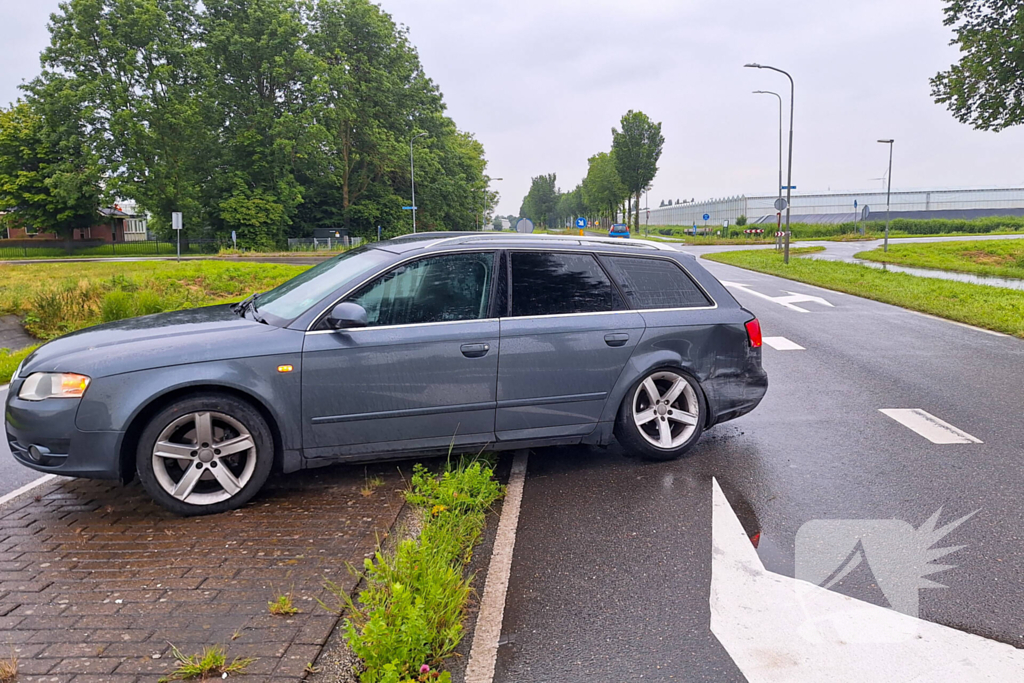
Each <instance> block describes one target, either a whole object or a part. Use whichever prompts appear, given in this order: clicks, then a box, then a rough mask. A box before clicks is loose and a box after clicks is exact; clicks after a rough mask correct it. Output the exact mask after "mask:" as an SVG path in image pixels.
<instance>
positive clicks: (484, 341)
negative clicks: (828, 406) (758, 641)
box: [6, 233, 768, 515]
mask: <svg viewBox="0 0 1024 683" xmlns="http://www.w3.org/2000/svg"><path fill="white" fill-rule="evenodd" d="M760 347H761V330H760V326H759V324H758V322H757V320H756V318H754V316H753V315H752V314H751V313H750V312H749V311H747V310H745V309H743V308H742V307H741V306H740V305H739V304H738V303H737V302H736V300H735V299H733V297H732V296H731V295H730V294H729V293H728V292H727V291H726V290H725V288H724V287H723V286H722V285H721V284H720V283H719V282H718V281H717V280H716V279H715V278H714V277H712V276H711V275H710V274H709V273H708V272H707V271H705V270H704V269H703V268H702V267H701V266H700V265H698V264H697V262H696V260H695V259H694V258H693V257H692V256H689V255H686V254H684V253H682V252H679V251H677V250H675V249H673V248H671V247H669V246H667V245H663V244H657V243H652V242H643V241H639V240H618V239H615V240H613V239H608V238H582V237H581V238H576V237H571V238H564V237H548V236H523V235H509V234H500V233H499V234H493V235H488V234H484V233H428V234H420V235H410V236H407V237H403V238H398V239H394V240H390V241H386V242H379V243H375V244H372V245H370V246H367V247H363V248H359V249H356V250H353V251H349V252H346V253H344V254H342V255H340V256H337V257H334V258H331V259H329V260H327V261H324V262H323V263H321V264H320V265H317V266H315V267H313V268H311V269H310V270H308V271H306V272H304V273H302V274H300V275H299V276H297V277H295V278H293V279H292V280H289V281H288V282H285V283H284V284H282V285H280V286H279V287H277V288H275V289H272V290H270V291H268V292H264V293H262V294H254V295H253V296H251V297H249V298H248V299H246V300H245V301H243V302H241V303H238V304H234V305H223V306H212V307H208V308H200V309H193V310H185V311H177V312H173V313H162V314H158V315H151V316H146V317H142V318H134V319H130V320H123V321H120V322H115V323H110V324H106V325H99V326H97V327H92V328H89V329H86V330H82V331H80V332H76V333H74V334H69V335H67V336H65V337H61V338H60V339H56V340H54V341H52V342H50V343H48V344H45V345H43V346H42V347H40V348H39V349H38V350H36V351H35V352H34V353H33V354H32V355H31V356H29V357H28V358H26V359H25V362H24V363H23V364H22V366H21V367H20V368H19V369H18V371H17V372H16V373H15V377H14V379H13V380H12V382H11V386H10V392H9V396H8V399H7V406H6V418H7V438H8V441H9V442H10V446H11V452H12V453H13V454H14V457H15V458H16V459H17V460H18V461H19V462H21V463H23V464H25V465H27V466H28V467H32V468H34V469H37V470H40V471H43V472H52V473H55V474H61V475H66V476H73V477H91V478H99V479H120V480H122V481H125V482H127V481H129V480H131V479H132V478H133V477H134V476H135V475H136V474H137V475H138V477H139V479H140V481H141V483H142V485H143V486H144V487H145V488H146V490H147V491H148V492H149V493H150V495H152V496H153V498H154V499H156V501H158V502H159V503H160V504H161V505H163V506H165V507H166V508H168V509H170V510H172V511H173V512H176V513H178V514H184V515H191V514H203V513H214V512H222V511H225V510H229V509H232V508H235V507H238V506H240V505H242V504H244V503H245V502H247V501H248V500H250V499H251V498H252V497H253V496H254V495H256V493H257V492H258V491H259V490H260V488H261V487H262V486H263V485H264V483H265V482H266V481H267V479H268V477H269V476H270V475H271V473H272V472H278V473H287V472H293V471H295V470H300V469H304V468H311V467H319V466H321V465H326V464H329V463H334V462H339V461H344V462H354V461H366V460H380V459H384V458H398V457H409V456H413V455H426V454H432V453H436V452H444V451H447V450H448V449H449V447H450V446H451V445H454V448H455V449H456V450H457V451H469V450H473V451H479V450H481V449H484V448H488V449H494V450H503V449H512V448H524V447H537V446H549V445H558V444H575V443H585V444H597V445H604V444H608V443H609V442H611V440H612V438H613V436H614V437H615V438H617V439H618V440H619V442H620V443H621V444H622V445H623V446H624V447H625V448H626V449H627V450H629V451H631V452H634V453H636V454H638V455H641V456H644V457H647V458H653V459H670V458H676V457H678V456H680V455H681V454H683V453H684V452H686V451H687V450H688V449H689V448H690V447H691V446H693V444H694V443H695V442H696V441H697V439H698V438H699V437H700V435H701V432H702V431H703V430H705V429H707V428H708V427H710V426H712V425H714V424H717V423H719V422H723V421H725V420H730V419H733V418H735V417H738V416H740V415H743V414H744V413H747V412H749V411H750V410H752V409H753V408H754V407H755V406H757V404H758V403H759V402H760V400H761V398H762V397H763V396H764V394H765V391H766V390H767V386H768V378H767V375H766V373H765V371H764V370H763V369H762V367H761V348H760Z"/></svg>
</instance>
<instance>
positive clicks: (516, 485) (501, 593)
mask: <svg viewBox="0 0 1024 683" xmlns="http://www.w3.org/2000/svg"><path fill="white" fill-rule="evenodd" d="M528 458H529V451H525V450H524V451H518V452H516V455H515V458H514V459H513V460H512V473H511V474H510V475H509V478H508V486H507V487H506V489H505V503H504V504H503V505H502V507H501V519H500V520H498V530H497V532H496V535H495V538H494V550H492V551H491V563H490V565H489V566H488V568H487V583H486V584H484V595H483V598H482V599H481V600H480V612H479V616H478V617H477V620H476V630H475V631H474V632H473V647H472V648H471V649H470V651H469V664H468V665H467V666H466V676H465V681H466V683H491V681H492V680H494V664H495V662H496V661H497V659H498V640H499V639H500V638H501V622H502V621H503V620H504V618H505V595H506V594H507V593H508V580H509V576H510V575H511V573H512V554H513V552H514V551H515V547H516V529H517V528H518V526H519V507H520V504H521V503H522V501H523V485H524V484H525V481H526V464H527V460H528Z"/></svg>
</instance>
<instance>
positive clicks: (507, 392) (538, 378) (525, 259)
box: [495, 251, 644, 440]
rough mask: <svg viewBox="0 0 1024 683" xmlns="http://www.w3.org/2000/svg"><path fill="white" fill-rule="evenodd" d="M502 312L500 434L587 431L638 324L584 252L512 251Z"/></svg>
mask: <svg viewBox="0 0 1024 683" xmlns="http://www.w3.org/2000/svg"><path fill="white" fill-rule="evenodd" d="M509 256H510V258H509V261H510V268H509V271H510V274H509V277H510V282H511V286H510V287H509V298H510V302H509V306H508V308H507V310H506V314H505V315H504V316H503V317H502V319H501V351H500V359H499V364H498V365H499V370H498V409H497V415H496V417H495V435H496V436H497V438H498V439H499V440H501V439H507V440H512V439H524V438H546V437H552V436H561V435H576V434H587V433H589V432H591V431H593V429H594V426H595V425H596V424H597V421H598V419H599V418H600V416H601V412H602V409H603V408H604V405H605V403H606V401H607V397H608V394H609V392H610V391H611V389H612V387H613V386H614V384H615V381H616V379H617V378H618V377H619V374H620V373H621V372H622V368H623V366H624V365H625V364H626V362H627V361H628V360H629V357H630V354H632V352H633V348H634V347H635V346H636V344H637V342H639V340H640V337H641V335H642V334H643V331H644V320H643V317H642V316H641V315H640V314H638V313H636V312H635V311H630V310H627V307H626V304H625V302H624V301H623V299H622V296H621V294H620V293H619V291H618V289H617V287H616V286H615V285H614V284H613V283H612V282H611V280H610V279H609V277H608V275H607V274H606V273H605V271H604V269H603V268H602V267H601V265H600V263H599V262H598V261H597V259H596V258H595V256H594V255H593V254H591V253H588V252H583V251H572V252H557V251H552V252H540V251H512V252H510V254H509Z"/></svg>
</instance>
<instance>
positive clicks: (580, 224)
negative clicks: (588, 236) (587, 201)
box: [576, 216, 587, 230]
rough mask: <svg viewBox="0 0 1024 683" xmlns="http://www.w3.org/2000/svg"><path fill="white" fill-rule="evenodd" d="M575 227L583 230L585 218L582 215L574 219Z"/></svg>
mask: <svg viewBox="0 0 1024 683" xmlns="http://www.w3.org/2000/svg"><path fill="white" fill-rule="evenodd" d="M576 227H577V228H579V229H580V230H583V229H584V228H586V227H587V219H586V218H583V217H582V216H581V217H579V218H577V219H576Z"/></svg>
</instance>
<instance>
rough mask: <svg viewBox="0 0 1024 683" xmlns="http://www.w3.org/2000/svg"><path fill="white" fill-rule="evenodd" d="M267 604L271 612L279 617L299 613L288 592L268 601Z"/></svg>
mask: <svg viewBox="0 0 1024 683" xmlns="http://www.w3.org/2000/svg"><path fill="white" fill-rule="evenodd" d="M267 606H268V607H269V608H270V613H271V614H273V615H275V616H279V617H290V616H292V615H295V614H298V613H299V609H298V608H297V607H296V606H295V605H294V604H292V596H291V595H288V594H285V595H279V596H278V597H277V600H274V601H273V602H268V603H267Z"/></svg>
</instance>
